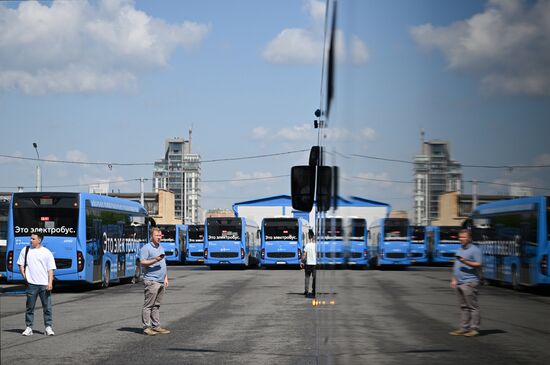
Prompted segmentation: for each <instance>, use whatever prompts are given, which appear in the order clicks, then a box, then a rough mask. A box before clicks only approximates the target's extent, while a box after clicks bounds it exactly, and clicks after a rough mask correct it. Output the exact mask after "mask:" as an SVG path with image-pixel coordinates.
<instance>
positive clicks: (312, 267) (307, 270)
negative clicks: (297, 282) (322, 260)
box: [305, 265, 316, 295]
mask: <svg viewBox="0 0 550 365" xmlns="http://www.w3.org/2000/svg"><path fill="white" fill-rule="evenodd" d="M305 273H306V277H305V287H306V289H305V291H309V277H310V276H312V277H313V286H312V288H311V292H312V293H313V295H315V273H316V270H315V265H306V267H305Z"/></svg>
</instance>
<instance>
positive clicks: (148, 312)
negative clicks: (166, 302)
mask: <svg viewBox="0 0 550 365" xmlns="http://www.w3.org/2000/svg"><path fill="white" fill-rule="evenodd" d="M143 285H144V287H145V290H144V293H145V300H144V302H143V310H142V311H141V322H142V325H143V328H150V327H153V328H157V327H160V303H161V302H162V298H163V297H164V284H163V283H159V282H156V281H143Z"/></svg>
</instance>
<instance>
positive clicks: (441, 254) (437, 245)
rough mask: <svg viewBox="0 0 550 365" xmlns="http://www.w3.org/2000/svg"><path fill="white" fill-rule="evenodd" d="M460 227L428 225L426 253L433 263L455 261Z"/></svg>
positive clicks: (458, 245) (458, 246)
mask: <svg viewBox="0 0 550 365" xmlns="http://www.w3.org/2000/svg"><path fill="white" fill-rule="evenodd" d="M459 232H460V227H453V226H428V227H426V233H427V234H426V237H427V240H428V255H429V257H430V262H431V263H434V264H443V263H452V262H454V261H455V254H456V251H458V249H459V248H460V241H459V240H458V233H459Z"/></svg>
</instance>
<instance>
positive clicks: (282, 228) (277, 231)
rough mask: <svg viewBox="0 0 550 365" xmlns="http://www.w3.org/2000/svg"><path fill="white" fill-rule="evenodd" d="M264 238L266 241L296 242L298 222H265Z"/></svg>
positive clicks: (289, 220)
mask: <svg viewBox="0 0 550 365" xmlns="http://www.w3.org/2000/svg"><path fill="white" fill-rule="evenodd" d="M264 237H265V240H266V241H296V240H297V239H298V220H297V219H286V220H267V219H266V220H265V221H264Z"/></svg>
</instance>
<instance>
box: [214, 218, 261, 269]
mask: <svg viewBox="0 0 550 365" xmlns="http://www.w3.org/2000/svg"><path fill="white" fill-rule="evenodd" d="M259 247H260V243H259V229H258V225H257V224H256V223H254V222H253V221H250V220H248V219H246V218H244V217H236V218H225V217H224V218H213V217H210V218H206V222H205V223H204V263H205V264H206V265H209V266H210V267H213V266H219V265H241V266H244V267H250V266H253V265H255V264H257V262H256V257H258V252H259Z"/></svg>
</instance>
